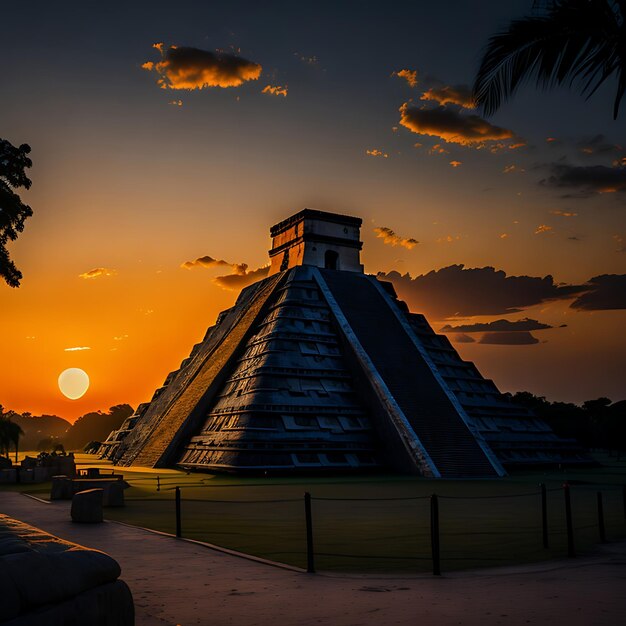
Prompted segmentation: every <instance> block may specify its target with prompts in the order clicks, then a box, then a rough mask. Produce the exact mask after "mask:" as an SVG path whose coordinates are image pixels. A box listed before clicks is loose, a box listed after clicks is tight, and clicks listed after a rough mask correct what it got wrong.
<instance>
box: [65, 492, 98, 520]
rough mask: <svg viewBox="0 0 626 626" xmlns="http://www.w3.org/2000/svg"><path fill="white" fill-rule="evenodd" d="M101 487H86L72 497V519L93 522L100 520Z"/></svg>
mask: <svg viewBox="0 0 626 626" xmlns="http://www.w3.org/2000/svg"><path fill="white" fill-rule="evenodd" d="M102 496H103V490H102V489H87V490H86V491H79V492H78V493H76V494H74V497H73V498H72V510H71V515H72V521H73V522H79V523H85V524H94V523H97V522H101V521H102V499H103V497H102Z"/></svg>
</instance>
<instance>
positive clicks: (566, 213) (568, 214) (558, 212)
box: [550, 209, 578, 217]
mask: <svg viewBox="0 0 626 626" xmlns="http://www.w3.org/2000/svg"><path fill="white" fill-rule="evenodd" d="M550 213H552V215H559V216H560V217H576V216H577V215H578V213H574V212H573V211H561V210H560V209H555V210H554V211H550Z"/></svg>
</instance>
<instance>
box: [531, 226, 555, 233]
mask: <svg viewBox="0 0 626 626" xmlns="http://www.w3.org/2000/svg"><path fill="white" fill-rule="evenodd" d="M550 230H552V226H548V225H547V224H539V226H537V229H536V230H535V235H541V233H547V232H548V231H550Z"/></svg>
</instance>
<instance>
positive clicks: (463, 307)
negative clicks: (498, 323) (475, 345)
mask: <svg viewBox="0 0 626 626" xmlns="http://www.w3.org/2000/svg"><path fill="white" fill-rule="evenodd" d="M378 276H379V278H381V279H383V280H389V281H391V282H392V283H393V285H394V287H395V289H396V291H397V292H398V295H399V297H400V298H401V299H402V300H405V301H406V302H407V304H408V305H409V307H410V308H411V310H413V311H419V312H422V313H425V314H426V315H427V316H429V317H431V318H432V319H435V320H444V319H449V318H454V317H471V316H475V315H502V314H508V313H518V312H520V311H522V310H523V309H525V308H527V307H530V306H534V305H536V304H540V303H542V302H547V301H550V300H565V299H568V298H573V297H574V296H577V295H579V294H581V293H582V292H583V291H585V290H586V288H585V286H583V285H557V284H555V282H554V279H553V278H552V276H545V277H544V278H539V277H534V276H507V275H506V272H504V271H502V270H496V269H494V268H493V267H482V268H467V269H465V267H464V266H463V265H450V266H449V267H444V268H441V269H439V270H433V271H431V272H429V273H428V274H422V275H419V276H416V277H415V278H412V277H411V276H410V274H404V275H401V274H400V273H398V272H395V271H393V272H389V273H387V274H384V273H381V274H379V275H378Z"/></svg>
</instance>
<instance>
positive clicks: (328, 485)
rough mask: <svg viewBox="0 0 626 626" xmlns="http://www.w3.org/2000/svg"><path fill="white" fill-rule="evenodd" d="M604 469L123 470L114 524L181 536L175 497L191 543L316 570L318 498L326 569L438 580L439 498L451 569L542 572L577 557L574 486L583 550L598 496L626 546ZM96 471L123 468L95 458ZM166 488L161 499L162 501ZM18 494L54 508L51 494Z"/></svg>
mask: <svg viewBox="0 0 626 626" xmlns="http://www.w3.org/2000/svg"><path fill="white" fill-rule="evenodd" d="M600 460H601V461H603V462H604V466H603V467H601V468H595V469H584V470H569V471H562V472H558V471H553V472H530V473H529V472H526V473H523V474H522V473H519V474H513V475H511V476H509V477H507V478H505V479H502V480H491V481H434V480H426V479H422V478H413V477H402V476H396V475H370V476H359V477H350V478H347V477H315V478H312V477H294V478H286V477H277V478H245V479H243V478H241V477H231V476H215V475H208V474H186V473H184V472H179V471H175V470H148V469H146V470H135V469H134V468H133V469H131V468H120V470H119V471H120V472H121V473H123V474H124V477H125V479H126V480H127V481H128V482H129V483H130V485H131V487H130V488H129V489H128V490H126V492H125V495H126V501H127V505H126V507H124V508H120V509H112V508H108V509H106V513H105V514H106V517H107V518H108V519H111V520H118V521H123V522H125V523H128V524H134V525H138V526H143V527H147V528H151V529H155V530H160V531H164V532H168V533H174V532H175V506H174V487H175V486H179V487H180V488H181V493H182V499H183V501H182V507H181V509H182V533H183V536H184V537H187V538H190V539H198V540H201V541H206V542H210V543H213V544H216V545H219V546H223V547H227V548H231V549H233V550H237V551H240V552H245V553H248V554H253V555H256V556H261V557H264V558H268V559H271V560H275V561H280V562H284V563H289V564H293V565H298V566H300V567H304V566H305V563H306V556H305V555H306V543H305V536H306V533H305V522H304V502H303V494H304V492H305V491H308V492H310V493H311V495H312V497H313V500H312V509H313V527H314V546H315V554H316V566H317V568H318V569H320V570H333V571H359V572H403V573H408V572H411V571H415V572H419V571H428V570H429V569H430V568H431V560H430V549H431V548H430V499H429V496H430V495H431V494H432V493H436V494H437V495H438V496H439V509H440V532H441V557H442V569H443V570H444V571H445V570H453V569H463V568H473V567H481V566H493V565H498V564H512V563H524V562H532V561H539V560H544V559H550V558H554V557H562V556H565V555H566V554H567V544H566V530H565V505H564V496H563V490H562V484H563V483H564V482H565V481H568V482H569V483H570V484H571V493H572V509H573V520H574V535H575V543H576V549H577V551H579V552H584V551H586V550H589V549H590V548H592V546H593V545H594V544H595V543H597V542H598V541H599V534H598V521H597V519H598V518H597V504H596V492H597V491H601V492H602V494H603V502H604V511H605V525H606V533H607V539H608V540H609V541H611V540H616V539H620V538H624V537H626V520H625V519H624V510H623V501H622V486H623V485H624V484H626V461H622V462H618V461H615V460H614V459H610V458H609V457H606V456H605V457H601V459H600ZM77 462H78V464H79V466H80V465H86V466H91V467H93V466H101V467H102V468H103V470H110V469H112V467H111V466H110V465H109V464H108V463H105V462H101V461H99V460H97V459H94V457H90V456H88V455H77ZM157 476H158V477H159V482H160V490H157ZM542 482H543V483H545V484H546V485H547V488H548V520H549V539H550V547H549V549H544V548H543V546H542V533H541V498H540V495H539V493H540V492H539V483H542ZM11 489H17V490H20V491H27V492H30V493H37V494H39V495H41V496H44V497H45V496H47V494H48V493H49V484H43V485H30V486H27V485H21V486H19V485H16V486H12V487H11Z"/></svg>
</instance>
